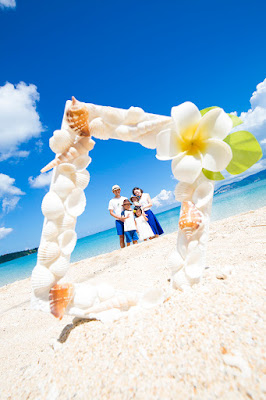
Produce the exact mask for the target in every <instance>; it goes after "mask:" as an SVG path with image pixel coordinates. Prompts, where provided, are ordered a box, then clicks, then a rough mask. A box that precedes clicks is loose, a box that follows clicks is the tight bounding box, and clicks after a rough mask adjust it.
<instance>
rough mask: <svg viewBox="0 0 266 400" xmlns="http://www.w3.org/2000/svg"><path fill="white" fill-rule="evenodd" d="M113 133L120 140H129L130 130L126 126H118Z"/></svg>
mask: <svg viewBox="0 0 266 400" xmlns="http://www.w3.org/2000/svg"><path fill="white" fill-rule="evenodd" d="M115 133H116V135H117V137H118V138H119V139H121V140H126V141H127V140H130V136H131V135H130V129H129V127H128V126H126V125H119V126H118V127H117V128H116V130H115Z"/></svg>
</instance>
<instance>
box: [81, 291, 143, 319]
mask: <svg viewBox="0 0 266 400" xmlns="http://www.w3.org/2000/svg"><path fill="white" fill-rule="evenodd" d="M139 299H140V298H139V295H138V294H135V293H125V294H120V295H117V296H114V297H111V299H109V300H106V301H103V302H102V303H100V304H98V305H95V306H93V307H90V308H89V309H87V310H86V314H96V313H100V312H103V311H108V310H112V309H113V308H118V309H119V310H121V311H127V310H128V309H129V308H130V307H132V306H136V305H137V304H138V302H139Z"/></svg>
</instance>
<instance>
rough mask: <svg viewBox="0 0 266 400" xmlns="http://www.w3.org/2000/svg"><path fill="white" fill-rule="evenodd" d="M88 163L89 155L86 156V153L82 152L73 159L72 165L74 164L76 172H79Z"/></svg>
mask: <svg viewBox="0 0 266 400" xmlns="http://www.w3.org/2000/svg"><path fill="white" fill-rule="evenodd" d="M90 163H91V158H90V156H88V154H83V155H82V156H79V157H78V158H76V159H75V160H74V161H73V165H74V166H75V168H76V170H77V171H78V172H81V171H83V170H84V169H86V168H87V166H88V165H89V164H90Z"/></svg>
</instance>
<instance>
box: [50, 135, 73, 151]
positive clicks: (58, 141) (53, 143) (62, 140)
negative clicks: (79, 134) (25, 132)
mask: <svg viewBox="0 0 266 400" xmlns="http://www.w3.org/2000/svg"><path fill="white" fill-rule="evenodd" d="M74 141H75V135H73V134H71V133H70V132H68V131H67V130H65V129H61V130H56V131H54V134H53V136H52V137H51V138H50V139H49V146H50V149H51V150H52V151H53V152H54V153H56V154H60V153H63V152H64V151H66V150H67V149H69V147H70V146H71V145H72V144H73V143H74Z"/></svg>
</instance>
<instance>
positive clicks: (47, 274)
mask: <svg viewBox="0 0 266 400" xmlns="http://www.w3.org/2000/svg"><path fill="white" fill-rule="evenodd" d="M55 281H56V279H55V277H54V275H53V274H52V272H51V271H49V269H48V268H46V267H44V266H43V265H39V264H37V265H36V267H35V268H34V269H33V271H32V275H31V285H32V289H33V291H34V292H35V294H36V295H41V294H44V293H45V292H46V291H47V290H49V289H50V288H51V287H52V286H53V285H54V283H55Z"/></svg>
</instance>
